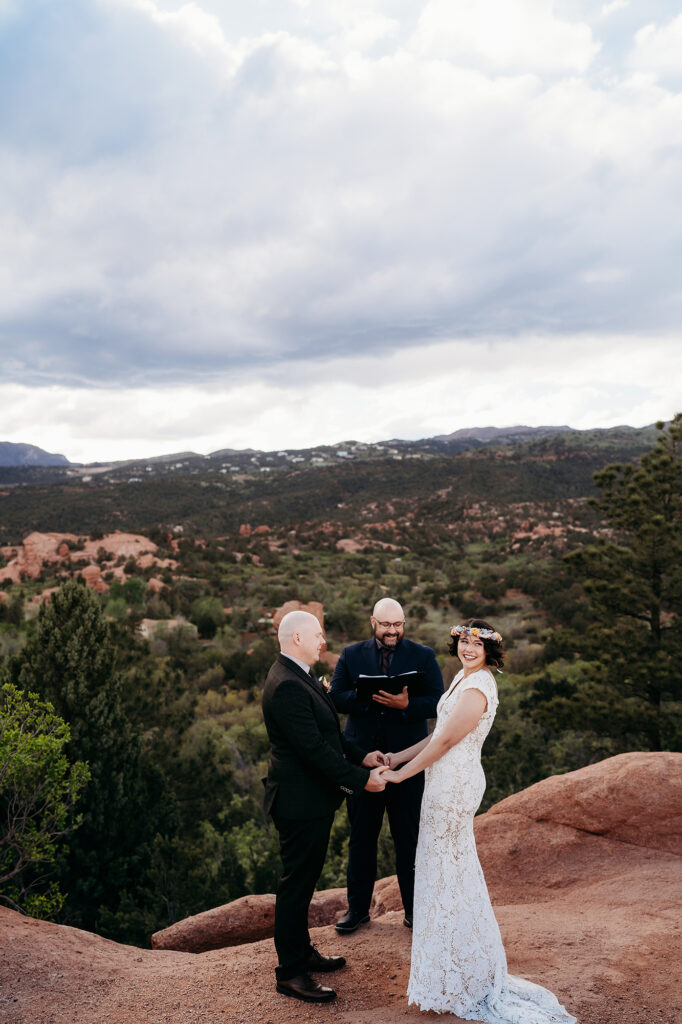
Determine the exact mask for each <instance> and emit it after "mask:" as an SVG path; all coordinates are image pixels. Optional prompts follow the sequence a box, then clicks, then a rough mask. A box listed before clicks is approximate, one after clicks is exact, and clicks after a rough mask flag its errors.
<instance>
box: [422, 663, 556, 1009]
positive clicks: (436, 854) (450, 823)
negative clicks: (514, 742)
mask: <svg viewBox="0 0 682 1024" xmlns="http://www.w3.org/2000/svg"><path fill="white" fill-rule="evenodd" d="M462 676H463V673H462V672H460V673H459V675H458V676H456V677H455V679H454V680H453V682H452V685H451V686H450V688H449V690H448V691H447V692H446V693H445V694H443V696H442V697H441V699H440V701H439V704H438V721H437V723H436V728H435V732H434V736H435V735H437V734H438V732H439V731H440V730H441V729H442V728H443V726H444V724H445V722H446V720H447V717H448V715H450V714H452V712H453V710H454V708H455V706H456V704H457V701H458V700H459V699H460V697H461V695H462V693H464V691H465V690H469V689H476V690H480V691H481V692H482V693H483V694H484V695H485V697H486V699H487V701H488V705H487V708H486V711H485V713H484V714H483V716H482V718H481V720H480V721H479V723H478V725H477V726H476V728H475V729H474V730H473V731H472V732H470V733H469V735H468V736H465V737H464V739H463V740H462V741H461V742H460V743H457V744H456V745H455V746H454V747H451V748H450V750H449V751H448V752H447V753H446V754H444V755H443V757H441V758H440V759H439V760H438V761H436V762H435V763H434V764H432V765H431V766H430V767H429V768H427V769H426V786H425V789H424V798H423V801H422V810H421V820H420V825H419V845H418V847H417V860H416V870H415V890H414V929H413V938H412V969H411V972H410V981H409V985H408V988H407V995H408V999H409V1002H410V1003H416V1004H417V1005H418V1006H419V1007H420V1008H421V1009H422V1010H436V1011H437V1012H438V1013H452V1014H457V1016H459V1017H463V1018H464V1019H465V1020H475V1021H484V1022H485V1024H575V1017H572V1016H571V1015H570V1014H569V1013H567V1012H566V1010H565V1009H564V1008H563V1006H561V1005H560V1003H559V1002H558V1000H557V999H556V997H555V996H554V995H553V994H552V993H551V992H548V991H547V989H544V988H541V987H540V986H539V985H535V984H533V983H532V982H530V981H525V980H524V979H523V978H515V977H514V976H513V975H511V974H507V959H506V957H505V953H504V947H503V945H502V938H501V936H500V930H499V928H498V926H497V921H496V920H495V915H494V913H493V908H492V906H491V904H490V897H489V896H488V889H487V886H486V884H485V879H484V878H483V872H482V870H481V865H480V863H479V860H478V855H477V853H476V844H475V841H474V814H475V813H476V811H477V810H478V807H479V805H480V803H481V800H482V798H483V793H484V791H485V775H484V774H483V768H482V767H481V747H482V746H483V741H484V740H485V738H486V736H487V735H488V732H489V731H490V727H491V725H492V724H493V719H494V718H495V711H496V710H497V703H498V698H497V687H496V685H495V682H494V680H493V678H492V676H491V674H490V672H488V671H486V670H485V669H482V670H480V671H478V672H474V673H472V674H471V675H470V676H468V677H467V678H466V679H462ZM460 680H461V681H460Z"/></svg>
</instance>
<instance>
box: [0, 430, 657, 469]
mask: <svg viewBox="0 0 682 1024" xmlns="http://www.w3.org/2000/svg"><path fill="white" fill-rule="evenodd" d="M608 429H609V428H607V430H608ZM610 429H613V430H618V431H623V430H626V431H627V430H635V429H638V428H635V427H628V426H622V427H613V428H610ZM642 429H649V428H642ZM588 432H589V431H581V430H576V429H574V428H573V427H569V426H566V425H563V426H540V427H528V426H522V425H518V426H512V427H465V428H462V429H460V430H455V431H453V432H452V433H451V434H437V435H435V436H434V437H426V438H422V439H420V440H418V441H405V440H403V439H400V438H393V439H392V440H389V441H380V442H376V443H371V444H370V443H368V444H367V446H366V447H367V448H377V447H378V448H380V447H381V446H386V445H398V446H404V445H408V446H416V447H419V448H423V447H424V446H430V445H431V444H433V445H434V447H436V448H437V449H443V448H446V449H447V450H449V452H450V453H451V454H454V453H455V452H456V451H464V450H466V449H467V448H472V447H477V446H478V445H485V444H516V443H518V442H519V441H531V440H537V439H539V438H543V437H551V436H554V435H557V434H567V433H570V434H586V433H588ZM356 445H357V442H356V441H341V442H338V443H337V444H336V445H320V446H318V447H319V448H320V449H321V450H324V451H329V450H330V449H331V448H343V447H346V446H356ZM300 450H301V451H302V452H304V451H305V452H307V451H312V450H313V449H300ZM263 454H266V453H265V452H261V451H258V450H257V449H254V448H242V449H236V448H221V449H219V450H218V451H215V452H210V453H209V454H208V455H200V454H198V453H197V452H176V453H172V454H169V455H154V456H151V457H149V458H145V459H120V460H117V461H116V462H114V463H112V465H114V466H124V465H135V464H138V463H163V462H179V461H181V460H182V461H185V460H195V459H219V458H228V457H230V456H245V455H248V456H253V455H263ZM289 454H295V452H294V450H293V449H291V450H290V451H289ZM88 465H92V466H97V465H101V463H99V462H94V463H90V464H88ZM0 466H3V467H10V466H11V467H20V466H64V467H65V466H81V467H82V466H83V464H82V463H75V462H71V461H70V460H69V459H67V457H66V456H65V455H60V454H55V453H52V452H47V451H45V450H44V449H43V448H39V447H37V446H36V445H33V444H19V443H15V442H11V441H0Z"/></svg>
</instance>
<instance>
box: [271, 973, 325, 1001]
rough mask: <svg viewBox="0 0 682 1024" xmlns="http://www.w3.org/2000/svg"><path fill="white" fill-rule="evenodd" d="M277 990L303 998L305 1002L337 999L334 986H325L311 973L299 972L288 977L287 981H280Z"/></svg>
mask: <svg viewBox="0 0 682 1024" xmlns="http://www.w3.org/2000/svg"><path fill="white" fill-rule="evenodd" d="M277 991H278V992H281V993H282V995H283V996H293V997H294V999H302V1000H303V1002H304V1003H330V1002H331V1001H332V999H336V992H335V991H334V989H333V988H325V986H324V985H320V983H319V981H315V979H314V978H311V977H310V975H309V974H297V975H296V977H295V978H288V979H287V981H278V982H277Z"/></svg>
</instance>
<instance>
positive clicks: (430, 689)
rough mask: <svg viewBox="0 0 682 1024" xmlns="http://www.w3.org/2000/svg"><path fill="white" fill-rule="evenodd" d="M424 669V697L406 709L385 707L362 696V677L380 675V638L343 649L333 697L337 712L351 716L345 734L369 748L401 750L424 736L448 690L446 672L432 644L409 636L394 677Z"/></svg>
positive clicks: (396, 660)
mask: <svg viewBox="0 0 682 1024" xmlns="http://www.w3.org/2000/svg"><path fill="white" fill-rule="evenodd" d="M414 669H418V670H420V671H421V672H422V673H423V676H424V690H423V694H422V696H420V697H411V698H410V702H409V704H408V705H407V707H406V708H405V710H404V711H399V710H398V709H397V708H384V707H382V705H381V704H377V703H376V701H373V700H371V699H370V700H369V701H362V700H360V698H359V697H358V695H357V690H356V684H357V679H358V676H359V675H378V674H379V673H380V672H381V655H380V652H379V649H378V647H377V644H376V641H375V639H374V637H372V639H371V640H363V641H361V642H360V643H358V644H350V645H349V646H348V647H344V649H343V651H342V652H341V657H340V658H339V660H338V662H337V665H336V668H335V670H334V676H333V678H332V685H331V691H330V693H331V698H332V700H333V701H334V705H335V707H336V710H337V711H340V712H342V713H345V714H347V715H348V721H347V722H346V728H345V730H344V734H345V736H346V738H347V739H350V740H352V741H353V742H354V743H360V744H361V745H363V746H366V747H367V749H368V750H375V749H379V750H384V751H391V750H392V751H398V750H402V749H404V748H405V747H410V746H412V744H413V743H418V742H419V740H423V739H424V737H425V736H426V734H427V731H428V730H427V725H426V721H427V719H428V718H435V717H436V706H437V704H438V701H439V699H440V697H441V696H442V694H443V676H442V674H441V671H440V668H439V667H438V662H437V661H436V656H435V654H434V652H433V651H432V649H431V648H430V647H425V646H424V645H423V644H417V643H414V641H412V640H405V639H403V640H402V641H401V642H400V644H399V645H398V647H397V648H396V650H395V654H394V655H393V657H392V658H391V667H390V669H389V675H392V676H397V675H400V673H401V672H411V671H413V670H414Z"/></svg>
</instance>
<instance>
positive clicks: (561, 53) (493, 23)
mask: <svg viewBox="0 0 682 1024" xmlns="http://www.w3.org/2000/svg"><path fill="white" fill-rule="evenodd" d="M553 8H554V3H553V2H552V0H458V2H457V3H453V2H452V0H430V2H429V3H427V4H426V6H425V8H424V10H423V12H422V14H421V16H420V18H419V23H418V25H417V31H416V33H415V36H414V41H413V45H414V47H415V49H416V50H417V52H418V53H419V54H420V55H428V56H431V57H438V58H441V59H443V60H447V61H452V62H454V63H460V62H464V63H466V64H472V63H473V64H475V65H476V66H482V67H483V68H485V69H486V70H489V71H492V72H495V73H498V74H499V73H502V74H510V73H511V74H514V73H517V74H518V73H528V72H534V73H538V74H551V75H558V74H561V73H566V72H573V73H582V72H584V71H586V70H587V68H588V67H589V65H590V63H591V62H592V60H593V58H594V56H595V55H596V53H597V52H598V50H599V44H598V43H597V42H595V41H594V39H593V38H592V31H591V29H590V26H589V25H588V24H586V23H585V22H578V21H575V22H573V21H566V20H564V19H562V18H559V17H557V16H556V15H555V13H554V10H553Z"/></svg>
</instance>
